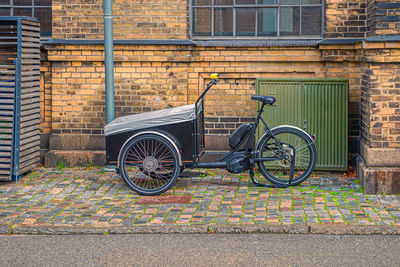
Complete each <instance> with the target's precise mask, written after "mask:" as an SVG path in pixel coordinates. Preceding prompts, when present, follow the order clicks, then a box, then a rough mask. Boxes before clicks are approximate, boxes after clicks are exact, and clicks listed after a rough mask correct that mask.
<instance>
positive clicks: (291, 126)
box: [255, 125, 316, 148]
mask: <svg viewBox="0 0 400 267" xmlns="http://www.w3.org/2000/svg"><path fill="white" fill-rule="evenodd" d="M280 128H293V129H296V130H299V131H301V132H302V133H304V134H305V135H306V136H307V137H308V138H310V140H311V141H312V142H313V144H314V146H315V147H316V145H315V141H314V139H313V138H312V137H311V135H309V134H308V133H307V132H306V131H304V130H303V129H301V128H299V127H296V126H293V125H279V126H276V127H274V128H272V129H271V132H273V131H276V130H279V129H280ZM266 135H268V133H265V134H263V135H262V136H261V137H260V138H259V139H258V141H257V145H256V146H255V148H257V147H258V145H259V144H260V141H261V140H262V139H263V137H264V136H266Z"/></svg>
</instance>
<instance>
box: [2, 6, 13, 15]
mask: <svg viewBox="0 0 400 267" xmlns="http://www.w3.org/2000/svg"><path fill="white" fill-rule="evenodd" d="M10 15H11V8H8V7H0V16H10Z"/></svg>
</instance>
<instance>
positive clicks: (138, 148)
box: [119, 134, 181, 195]
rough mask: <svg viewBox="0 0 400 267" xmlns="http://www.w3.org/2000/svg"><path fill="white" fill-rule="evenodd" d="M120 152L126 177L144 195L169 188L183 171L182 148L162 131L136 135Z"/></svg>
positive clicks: (122, 171)
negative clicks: (175, 144) (177, 148)
mask: <svg viewBox="0 0 400 267" xmlns="http://www.w3.org/2000/svg"><path fill="white" fill-rule="evenodd" d="M120 155H121V156H120V159H119V162H120V171H121V176H122V179H123V180H124V182H125V184H126V185H127V186H128V187H129V188H131V189H132V190H133V191H135V192H136V193H138V194H140V195H159V194H161V193H163V192H165V191H167V190H168V189H169V188H170V187H171V186H172V185H173V184H174V183H175V181H176V179H177V178H178V176H179V174H180V169H181V168H180V166H179V156H178V152H177V151H176V149H175V148H174V146H173V145H172V144H171V142H169V141H168V140H167V139H165V138H163V137H161V136H158V135H154V134H143V135H140V136H138V137H136V138H134V139H132V140H131V141H129V143H128V144H126V145H125V146H124V147H123V148H122V151H121V154H120Z"/></svg>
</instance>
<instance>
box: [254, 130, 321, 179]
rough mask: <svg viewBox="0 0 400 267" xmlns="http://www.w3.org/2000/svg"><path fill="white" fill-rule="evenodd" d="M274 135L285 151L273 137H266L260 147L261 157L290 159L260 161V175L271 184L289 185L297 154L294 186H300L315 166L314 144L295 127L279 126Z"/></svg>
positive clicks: (258, 151) (258, 154)
mask: <svg viewBox="0 0 400 267" xmlns="http://www.w3.org/2000/svg"><path fill="white" fill-rule="evenodd" d="M272 132H273V134H274V135H275V137H276V139H277V140H278V141H279V142H280V143H281V146H282V148H283V149H280V147H279V145H278V144H277V142H276V141H275V139H274V138H273V137H272V136H270V135H264V136H263V137H262V139H261V140H260V142H259V143H258V146H257V156H258V158H266V157H284V156H287V159H280V160H274V161H264V162H258V163H257V164H258V168H259V170H260V172H261V173H262V174H263V176H264V177H265V178H266V179H267V180H268V181H270V182H272V183H275V184H287V183H288V182H289V177H290V167H291V163H292V160H293V155H295V157H294V160H295V163H294V175H293V181H292V185H296V184H300V183H301V182H303V181H304V180H306V179H307V178H308V177H309V176H310V174H311V172H312V171H313V170H314V167H315V162H316V159H317V158H316V153H317V151H316V148H315V144H314V141H313V140H312V138H311V137H310V136H309V135H308V134H307V133H305V132H303V131H301V130H300V129H297V128H295V127H289V126H288V127H279V128H277V129H274V130H273V131H272Z"/></svg>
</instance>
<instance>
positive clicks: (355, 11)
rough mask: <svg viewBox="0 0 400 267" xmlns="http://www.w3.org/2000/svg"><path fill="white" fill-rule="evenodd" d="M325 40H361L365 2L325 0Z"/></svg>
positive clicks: (363, 34) (363, 33) (363, 28)
mask: <svg viewBox="0 0 400 267" xmlns="http://www.w3.org/2000/svg"><path fill="white" fill-rule="evenodd" d="M325 30H326V32H325V37H326V38H363V37H365V30H366V0H326V27H325Z"/></svg>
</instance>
